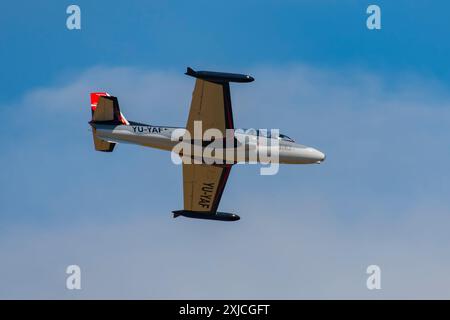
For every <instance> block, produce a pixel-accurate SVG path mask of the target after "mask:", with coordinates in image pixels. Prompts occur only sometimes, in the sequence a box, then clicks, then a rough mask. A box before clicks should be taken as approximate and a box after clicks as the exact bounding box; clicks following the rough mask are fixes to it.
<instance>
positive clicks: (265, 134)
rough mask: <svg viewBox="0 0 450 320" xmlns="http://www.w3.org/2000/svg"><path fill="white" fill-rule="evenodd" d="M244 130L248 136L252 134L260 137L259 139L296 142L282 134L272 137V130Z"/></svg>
mask: <svg viewBox="0 0 450 320" xmlns="http://www.w3.org/2000/svg"><path fill="white" fill-rule="evenodd" d="M243 130H244V132H245V133H246V134H251V135H255V136H259V137H266V138H269V139H275V138H278V139H280V140H283V141H288V142H295V141H294V139H292V138H290V137H288V136H287V135H285V134H282V133H280V134H279V135H278V136H275V135H273V136H272V132H271V130H264V129H259V130H256V129H243Z"/></svg>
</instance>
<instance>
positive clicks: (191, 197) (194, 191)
mask: <svg viewBox="0 0 450 320" xmlns="http://www.w3.org/2000/svg"><path fill="white" fill-rule="evenodd" d="M230 171H231V166H230V165H225V166H220V167H219V166H212V165H206V164H183V191H184V210H189V211H196V212H204V213H209V214H211V213H215V212H216V211H217V208H218V206H219V202H220V198H221V197H222V193H223V190H224V188H225V184H226V182H227V179H228V175H229V174H230Z"/></svg>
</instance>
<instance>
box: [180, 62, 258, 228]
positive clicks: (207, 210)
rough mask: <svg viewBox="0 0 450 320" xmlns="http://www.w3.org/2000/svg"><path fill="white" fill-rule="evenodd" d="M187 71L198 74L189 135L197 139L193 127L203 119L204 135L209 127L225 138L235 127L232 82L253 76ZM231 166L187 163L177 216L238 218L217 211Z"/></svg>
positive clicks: (214, 218) (248, 80)
mask: <svg viewBox="0 0 450 320" xmlns="http://www.w3.org/2000/svg"><path fill="white" fill-rule="evenodd" d="M186 74H187V75H189V76H192V77H195V78H196V82H195V88H194V91H193V93H192V101H191V109H190V111H189V117H188V121H187V124H186V129H187V130H186V135H188V134H189V135H190V136H191V139H195V140H197V139H198V138H196V137H195V135H196V134H197V133H196V131H197V128H196V130H194V127H195V124H196V122H197V121H200V122H201V130H202V132H201V133H200V134H201V137H203V133H204V132H205V131H206V130H208V129H216V130H219V131H220V132H221V133H222V137H223V138H225V137H227V129H234V122H233V112H232V108H231V96H230V84H229V83H230V82H251V81H253V80H254V79H253V78H252V77H250V76H248V75H243V74H233V73H223V72H211V71H194V70H193V69H191V68H188V69H187V72H186ZM201 139H202V138H201ZM202 140H203V139H202ZM203 142H204V141H202V143H203ZM202 145H203V144H202ZM230 170H231V165H214V164H212V165H211V164H195V163H194V164H190V163H184V164H183V192H184V209H183V210H178V211H174V217H177V216H179V215H183V216H186V217H191V218H200V219H213V220H224V221H235V220H239V216H237V215H235V214H231V213H224V212H217V208H218V206H219V202H220V199H221V197H222V193H223V190H224V188H225V184H226V182H227V179H228V175H229V174H230Z"/></svg>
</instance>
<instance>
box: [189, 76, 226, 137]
mask: <svg viewBox="0 0 450 320" xmlns="http://www.w3.org/2000/svg"><path fill="white" fill-rule="evenodd" d="M194 121H201V122H202V130H203V131H205V130H207V129H211V128H215V129H218V130H220V131H221V132H222V135H223V136H225V132H226V131H225V130H226V129H233V128H234V123H233V112H232V108H231V97H230V85H229V83H228V82H224V83H215V82H210V81H206V80H202V79H197V80H196V82H195V88H194V92H193V93H192V102H191V109H190V112H189V117H188V121H187V124H186V129H187V130H188V131H189V132H190V133H191V135H192V134H193V132H194Z"/></svg>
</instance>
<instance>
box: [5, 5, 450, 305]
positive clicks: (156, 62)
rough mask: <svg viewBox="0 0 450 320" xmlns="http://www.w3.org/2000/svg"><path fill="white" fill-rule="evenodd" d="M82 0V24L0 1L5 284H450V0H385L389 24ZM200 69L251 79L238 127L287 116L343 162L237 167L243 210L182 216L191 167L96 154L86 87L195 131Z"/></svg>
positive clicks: (147, 290) (360, 16) (286, 288)
mask: <svg viewBox="0 0 450 320" xmlns="http://www.w3.org/2000/svg"><path fill="white" fill-rule="evenodd" d="M75 3H76V4H78V5H79V6H80V7H81V11H82V22H81V23H82V29H81V30H80V31H69V30H67V29H66V28H65V20H66V17H67V15H66V13H65V11H66V8H67V6H68V5H69V4H71V3H70V2H64V1H47V2H40V3H27V2H21V1H15V2H8V3H7V4H3V5H2V18H1V19H0V38H1V39H2V41H1V44H0V46H1V50H0V61H2V62H3V63H2V72H1V73H0V86H1V88H2V89H1V91H0V108H1V110H2V115H3V119H4V123H3V125H2V127H1V129H0V134H1V135H0V142H1V144H2V152H1V153H0V165H1V166H2V168H3V169H2V170H1V172H0V179H1V180H0V181H2V184H1V185H0V201H1V203H2V208H1V211H0V212H1V214H0V254H1V256H2V259H1V262H0V297H2V298H15V297H16V298H17V297H19V298H36V297H37V298H55V297H56V298H68V299H73V298H252V297H253V298H417V297H424V298H445V297H446V298H448V297H449V295H450V289H449V288H450V282H449V280H448V277H447V270H448V268H449V267H450V256H449V255H448V243H449V241H450V237H449V235H448V232H447V229H448V228H447V226H448V225H449V223H450V219H449V214H450V210H449V206H450V201H449V200H448V190H449V187H450V186H449V183H448V181H449V178H450V175H449V173H448V163H449V161H450V151H449V149H448V148H447V145H448V138H447V137H448V128H449V124H450V112H449V110H450V109H449V108H450V96H449V94H448V89H449V84H450V71H449V70H450V69H449V63H448V56H449V53H450V52H449V51H450V47H449V46H450V44H449V43H448V41H446V39H447V37H448V30H449V27H450V25H449V22H448V19H446V12H447V9H448V7H449V5H448V4H447V3H446V2H444V1H433V2H429V1H415V2H411V1H395V2H394V1H377V2H373V3H376V4H378V5H379V6H380V7H381V10H382V30H380V31H369V30H368V29H367V28H366V26H365V20H366V17H367V15H366V13H365V11H366V8H367V6H368V5H369V4H371V3H369V2H366V1H285V2H280V1H277V2H275V1H273V2H271V1H267V2H261V1H248V2H245V3H243V2H242V1H228V2H217V3H211V1H194V2H186V1H171V2H169V1H153V2H152V3H151V4H150V3H147V2H144V1H128V2H127V3H124V2H123V3H122V2H120V3H119V2H117V3H115V2H112V1H77V2H75ZM186 66H192V67H194V68H198V69H212V70H219V71H232V72H243V73H249V74H251V75H253V76H254V77H255V79H256V81H255V82H254V83H251V84H244V85H233V86H232V96H233V104H234V115H235V123H236V125H237V126H241V127H257V128H258V127H261V128H268V127H269V128H270V127H274V128H280V130H281V132H283V133H286V134H288V135H289V136H292V137H293V138H294V139H296V140H297V141H298V142H300V143H303V144H307V145H311V146H315V147H317V148H319V149H320V150H323V151H324V152H325V153H326V154H327V161H326V162H325V163H324V164H323V165H320V166H283V167H281V169H280V172H279V174H277V175H276V176H271V177H267V176H265V177H264V176H260V175H259V167H257V166H235V168H234V169H233V171H232V173H231V176H230V179H229V182H228V185H227V188H226V190H225V193H224V196H223V199H222V203H221V209H223V211H236V212H237V213H239V214H240V215H241V217H242V220H241V221H239V222H238V223H235V224H220V223H219V224H218V223H211V222H209V221H208V222H205V221H191V220H187V219H182V218H180V219H175V220H174V219H172V218H171V215H170V212H171V211H172V210H175V209H180V208H181V206H182V191H181V169H180V168H179V167H176V166H174V165H173V164H172V163H171V162H170V155H169V154H168V153H164V152H161V151H157V150H150V149H143V148H138V147H135V146H129V145H119V146H118V147H117V148H116V150H115V151H114V152H113V153H112V154H102V153H96V152H94V150H93V146H92V140H91V139H92V138H91V134H90V132H89V131H88V125H87V121H88V120H89V117H90V111H89V95H88V94H89V92H90V91H97V90H107V91H109V92H110V93H111V94H114V95H117V96H118V97H119V101H120V104H121V108H122V111H123V112H124V114H125V115H126V116H127V118H129V119H131V120H137V121H143V122H149V123H152V124H162V125H171V124H173V125H175V126H182V125H184V123H185V121H186V118H187V114H188V108H189V102H190V101H189V100H190V94H191V91H192V88H193V81H192V79H190V78H188V77H186V76H184V75H183V72H184V71H185V67H186ZM97 197H98V198H106V199H109V200H110V201H108V203H106V204H100V203H99V202H98V201H96V199H97ZM69 264H78V265H80V267H81V268H82V274H83V280H82V281H83V289H82V290H81V291H79V292H74V291H68V290H66V289H65V277H66V275H65V273H64V271H65V267H66V266H67V265H69ZM369 264H378V265H380V267H381V268H382V275H383V276H382V279H383V280H382V283H383V284H382V286H383V289H382V290H380V291H377V292H374V291H369V290H367V289H366V287H365V279H366V277H367V275H366V274H365V269H366V267H367V266H368V265H369ZM411 279H413V280H411Z"/></svg>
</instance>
